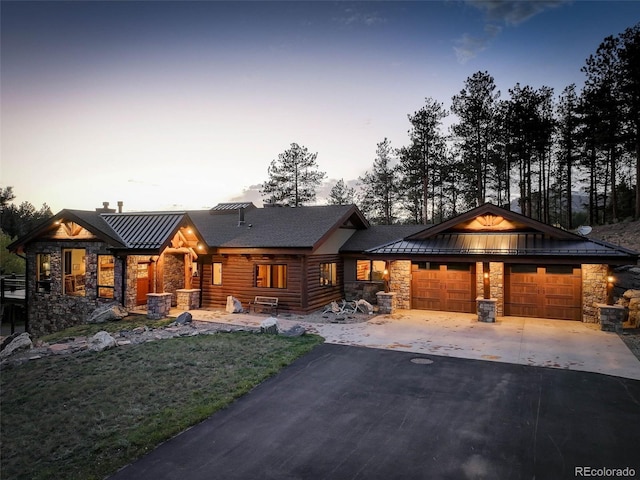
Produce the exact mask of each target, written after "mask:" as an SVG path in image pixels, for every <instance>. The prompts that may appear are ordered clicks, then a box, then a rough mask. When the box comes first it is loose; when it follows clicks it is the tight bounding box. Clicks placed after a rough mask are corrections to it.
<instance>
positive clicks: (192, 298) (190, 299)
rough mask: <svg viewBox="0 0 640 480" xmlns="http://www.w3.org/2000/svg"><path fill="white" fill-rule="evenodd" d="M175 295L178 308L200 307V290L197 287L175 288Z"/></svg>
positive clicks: (192, 308)
mask: <svg viewBox="0 0 640 480" xmlns="http://www.w3.org/2000/svg"><path fill="white" fill-rule="evenodd" d="M176 297H177V302H178V308H179V309H180V310H194V309H196V308H200V290H199V289H197V288H180V289H178V290H176Z"/></svg>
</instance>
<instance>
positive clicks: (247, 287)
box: [194, 255, 343, 313]
mask: <svg viewBox="0 0 640 480" xmlns="http://www.w3.org/2000/svg"><path fill="white" fill-rule="evenodd" d="M213 263H221V264H222V284H221V285H213V284H212V264H213ZM321 263H336V268H337V279H338V280H337V285H333V286H323V285H320V264H321ZM261 264H271V265H286V266H287V288H259V287H256V286H255V284H256V279H255V270H256V265H261ZM342 269H343V266H342V261H341V259H340V256H339V255H308V256H307V255H224V256H223V255H213V256H210V257H205V259H203V263H202V267H201V269H200V270H201V274H200V276H199V277H198V278H197V280H196V279H194V288H201V289H202V307H203V308H223V307H224V306H225V305H226V303H227V296H229V295H231V296H233V297H235V298H237V299H238V300H240V302H242V305H243V306H244V308H248V306H249V302H251V301H252V300H253V299H254V297H255V296H256V295H265V296H270V297H278V309H279V310H281V311H291V312H301V313H308V312H311V311H314V310H317V309H319V308H322V307H323V306H324V305H326V304H327V303H330V302H331V301H332V300H336V299H339V298H341V297H342V283H341V281H342V275H343V270H342ZM196 283H199V285H196Z"/></svg>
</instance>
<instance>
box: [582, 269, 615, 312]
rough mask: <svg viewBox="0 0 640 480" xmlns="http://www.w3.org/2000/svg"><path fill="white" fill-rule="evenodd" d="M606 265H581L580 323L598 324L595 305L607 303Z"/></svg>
mask: <svg viewBox="0 0 640 480" xmlns="http://www.w3.org/2000/svg"><path fill="white" fill-rule="evenodd" d="M608 272H609V268H608V266H607V265H588V264H583V265H582V321H583V322H585V323H598V322H599V321H600V318H599V315H598V307H597V304H606V303H607V274H608Z"/></svg>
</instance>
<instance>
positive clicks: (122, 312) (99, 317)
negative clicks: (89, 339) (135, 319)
mask: <svg viewBox="0 0 640 480" xmlns="http://www.w3.org/2000/svg"><path fill="white" fill-rule="evenodd" d="M127 315H129V312H127V310H126V309H125V308H124V307H123V306H122V305H120V304H119V303H109V304H106V305H101V306H99V307H98V308H96V309H95V310H94V311H93V312H91V313H90V314H89V317H87V323H105V322H110V321H113V320H122V319H123V318H124V317H126V316H127Z"/></svg>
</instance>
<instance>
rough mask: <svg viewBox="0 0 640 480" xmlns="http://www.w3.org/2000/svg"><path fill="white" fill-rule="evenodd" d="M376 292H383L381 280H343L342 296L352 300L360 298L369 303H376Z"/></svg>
mask: <svg viewBox="0 0 640 480" xmlns="http://www.w3.org/2000/svg"><path fill="white" fill-rule="evenodd" d="M377 292H384V283H383V282H345V283H344V298H345V299H346V300H347V301H349V302H352V301H354V300H360V299H361V298H362V299H364V300H366V301H367V302H369V303H371V304H376V303H377V302H378V299H377V297H376V293H377Z"/></svg>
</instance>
